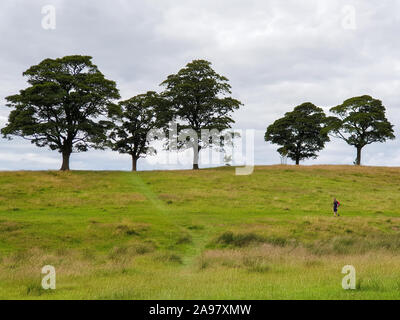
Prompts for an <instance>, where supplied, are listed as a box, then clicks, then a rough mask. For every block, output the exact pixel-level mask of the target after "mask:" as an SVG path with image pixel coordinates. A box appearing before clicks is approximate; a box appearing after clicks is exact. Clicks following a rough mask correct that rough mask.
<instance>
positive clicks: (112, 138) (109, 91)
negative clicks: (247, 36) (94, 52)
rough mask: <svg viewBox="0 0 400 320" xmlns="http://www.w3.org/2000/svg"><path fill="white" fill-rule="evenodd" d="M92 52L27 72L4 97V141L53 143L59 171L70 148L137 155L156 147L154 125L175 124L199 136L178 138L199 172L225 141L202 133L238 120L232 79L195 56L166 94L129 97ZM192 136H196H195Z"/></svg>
mask: <svg viewBox="0 0 400 320" xmlns="http://www.w3.org/2000/svg"><path fill="white" fill-rule="evenodd" d="M91 60H92V58H91V57H89V56H80V55H74V56H66V57H63V58H59V59H45V60H43V61H42V62H41V63H39V64H38V65H35V66H32V67H31V68H29V69H28V70H27V71H25V72H24V73H23V75H24V76H26V77H28V84H29V86H28V88H26V89H23V90H20V92H19V94H16V95H12V96H9V97H7V98H6V100H7V101H8V103H7V106H8V107H11V108H12V109H13V110H12V111H11V112H10V115H9V119H8V123H7V125H6V126H5V127H4V128H2V130H1V133H2V134H3V136H4V137H5V138H11V137H12V136H20V137H23V138H24V139H28V140H30V141H31V142H32V143H33V144H35V145H37V146H38V147H45V146H48V147H50V149H51V150H57V151H58V152H60V153H61V154H62V159H63V162H62V166H61V170H69V168H70V166H69V160H70V156H71V154H72V153H73V152H84V151H87V150H89V149H90V148H96V149H104V148H107V147H109V148H111V149H112V150H115V151H118V152H120V153H123V154H129V155H131V157H132V170H134V171H135V170H136V167H137V160H138V159H139V158H140V157H143V156H145V155H146V154H148V153H151V152H156V150H152V149H151V147H150V144H149V141H148V139H147V134H148V132H149V131H150V130H153V129H159V130H162V131H164V132H167V131H168V130H169V127H168V123H170V122H171V121H174V122H176V123H178V126H177V133H176V134H177V135H179V134H180V132H184V131H185V130H188V129H190V130H192V131H194V132H195V133H197V137H198V138H197V139H196V141H193V138H192V139H183V140H179V143H177V144H176V145H172V144H169V145H168V144H167V145H166V148H169V149H171V148H172V147H175V148H177V149H180V150H183V149H187V148H193V149H194V150H193V151H194V159H193V169H198V152H199V151H200V150H201V149H202V148H206V147H213V146H214V145H218V146H220V147H221V146H223V145H224V143H225V142H224V140H223V139H220V140H213V139H208V138H203V137H202V135H201V132H200V131H201V130H204V129H209V130H212V129H216V130H220V131H222V130H225V129H228V128H230V127H231V124H232V123H234V120H233V119H232V117H231V113H232V112H233V111H234V110H236V109H238V108H239V107H240V106H241V102H240V101H238V100H236V99H234V98H232V97H230V96H229V95H230V94H231V91H230V89H231V86H230V85H229V83H228V79H227V78H226V77H224V76H221V75H219V74H217V73H216V72H215V71H214V70H213V69H212V68H211V63H210V62H208V61H205V60H194V61H192V62H191V63H188V64H187V65H186V66H185V67H184V68H183V69H181V70H180V71H179V72H178V73H176V74H172V75H170V76H168V77H167V79H166V80H165V81H163V82H162V83H161V86H163V87H164V88H165V89H164V90H163V91H162V92H161V93H157V92H154V91H149V92H147V93H144V94H140V95H137V96H135V97H132V98H130V99H128V100H124V101H120V102H118V103H115V102H114V101H115V100H116V99H119V98H120V95H119V92H118V89H117V87H116V83H115V82H114V81H111V80H108V79H106V78H105V77H104V75H103V74H102V73H101V72H100V70H99V69H98V67H97V66H96V65H94V64H93V63H92V61H91ZM192 137H193V135H192Z"/></svg>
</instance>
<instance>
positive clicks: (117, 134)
mask: <svg viewBox="0 0 400 320" xmlns="http://www.w3.org/2000/svg"><path fill="white" fill-rule="evenodd" d="M160 110H161V108H160V97H159V95H158V94H157V93H156V92H153V91H149V92H147V93H145V94H140V95H137V96H135V97H133V98H130V99H128V100H125V101H121V102H119V104H118V105H115V106H114V108H110V111H109V116H110V117H111V118H112V119H113V120H114V126H113V128H112V130H111V132H110V135H109V140H110V142H109V145H110V147H111V149H112V150H114V151H118V152H119V153H123V154H129V155H131V157H132V171H136V169H137V161H138V159H139V158H141V157H144V156H145V155H146V154H149V153H155V150H154V149H153V148H151V147H150V146H149V143H150V141H149V140H148V133H149V132H150V130H156V129H158V128H160V127H162V126H163V125H164V124H162V123H161V121H162V120H161V119H162V118H161V117H160Z"/></svg>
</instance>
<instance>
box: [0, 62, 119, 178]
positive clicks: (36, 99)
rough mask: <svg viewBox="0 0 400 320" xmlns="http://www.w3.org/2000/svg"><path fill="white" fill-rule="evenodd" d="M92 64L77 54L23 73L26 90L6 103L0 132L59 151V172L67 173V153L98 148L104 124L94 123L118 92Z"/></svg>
mask: <svg viewBox="0 0 400 320" xmlns="http://www.w3.org/2000/svg"><path fill="white" fill-rule="evenodd" d="M91 59H92V58H91V57H89V56H80V55H73V56H66V57H63V58H58V59H45V60H43V61H42V62H40V63H39V64H38V65H35V66H32V67H30V68H29V69H28V70H26V71H25V72H24V73H23V75H24V76H26V77H27V78H28V80H27V81H28V83H29V87H28V88H26V89H23V90H20V92H19V94H16V95H12V96H9V97H7V98H6V100H7V101H8V103H7V106H8V107H11V108H13V110H12V111H11V112H10V115H9V118H8V123H7V125H6V127H4V128H3V129H2V130H1V133H2V134H3V135H4V136H5V137H10V136H13V135H15V136H20V137H23V138H25V139H28V140H30V141H31V142H32V143H34V144H35V145H37V146H38V147H45V146H48V147H50V149H51V150H58V151H59V152H60V153H62V155H63V163H62V166H61V170H69V159H70V155H71V153H72V152H81V151H87V150H88V149H89V148H92V147H94V148H101V147H102V143H103V142H104V141H105V133H106V129H107V121H101V120H100V121H97V118H99V117H100V116H101V115H105V114H106V111H107V107H108V105H109V103H110V102H111V100H113V99H117V98H119V93H118V89H117V88H116V84H115V82H114V81H111V80H107V79H106V78H105V77H104V75H103V74H102V73H101V72H100V71H99V69H98V68H97V66H96V65H94V64H93V63H92V62H91Z"/></svg>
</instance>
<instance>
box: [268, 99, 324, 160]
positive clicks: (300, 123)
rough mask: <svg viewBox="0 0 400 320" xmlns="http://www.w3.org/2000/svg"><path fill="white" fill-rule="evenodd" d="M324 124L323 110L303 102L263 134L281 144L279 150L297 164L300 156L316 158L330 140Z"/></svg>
mask: <svg viewBox="0 0 400 320" xmlns="http://www.w3.org/2000/svg"><path fill="white" fill-rule="evenodd" d="M325 127H326V116H325V113H324V112H323V110H322V109H321V108H318V107H316V106H315V105H313V104H312V103H310V102H305V103H303V104H301V105H299V106H297V107H295V108H294V110H293V111H292V112H287V113H285V116H284V117H283V118H280V119H278V120H276V121H275V122H274V123H273V124H272V125H270V126H269V127H268V128H267V131H266V133H265V141H270V142H272V143H274V144H278V145H280V146H282V147H281V148H279V149H278V152H279V153H280V154H281V155H287V156H288V157H289V158H291V159H292V160H294V161H296V164H299V162H300V161H301V160H303V159H307V158H316V157H317V152H318V151H320V150H322V149H323V148H324V146H325V143H326V142H328V141H329V137H328V133H327V132H326V130H325Z"/></svg>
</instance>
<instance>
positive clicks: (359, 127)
mask: <svg viewBox="0 0 400 320" xmlns="http://www.w3.org/2000/svg"><path fill="white" fill-rule="evenodd" d="M330 111H331V112H333V113H334V114H335V115H336V117H330V118H329V122H330V124H329V128H330V130H331V132H332V133H333V135H334V136H335V137H338V138H340V139H343V140H344V141H346V142H347V143H348V144H349V145H352V146H354V147H356V148H357V159H356V164H358V165H360V164H361V149H362V148H363V147H365V146H366V145H368V144H371V143H374V142H385V141H386V140H387V139H394V138H395V136H394V134H393V125H392V124H391V123H390V122H389V121H388V120H387V119H386V116H385V107H384V106H383V105H382V102H381V101H380V100H378V99H374V98H372V97H371V96H368V95H364V96H360V97H354V98H350V99H347V100H346V101H344V102H343V103H342V104H341V105H338V106H336V107H334V108H332V109H331V110H330Z"/></svg>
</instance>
